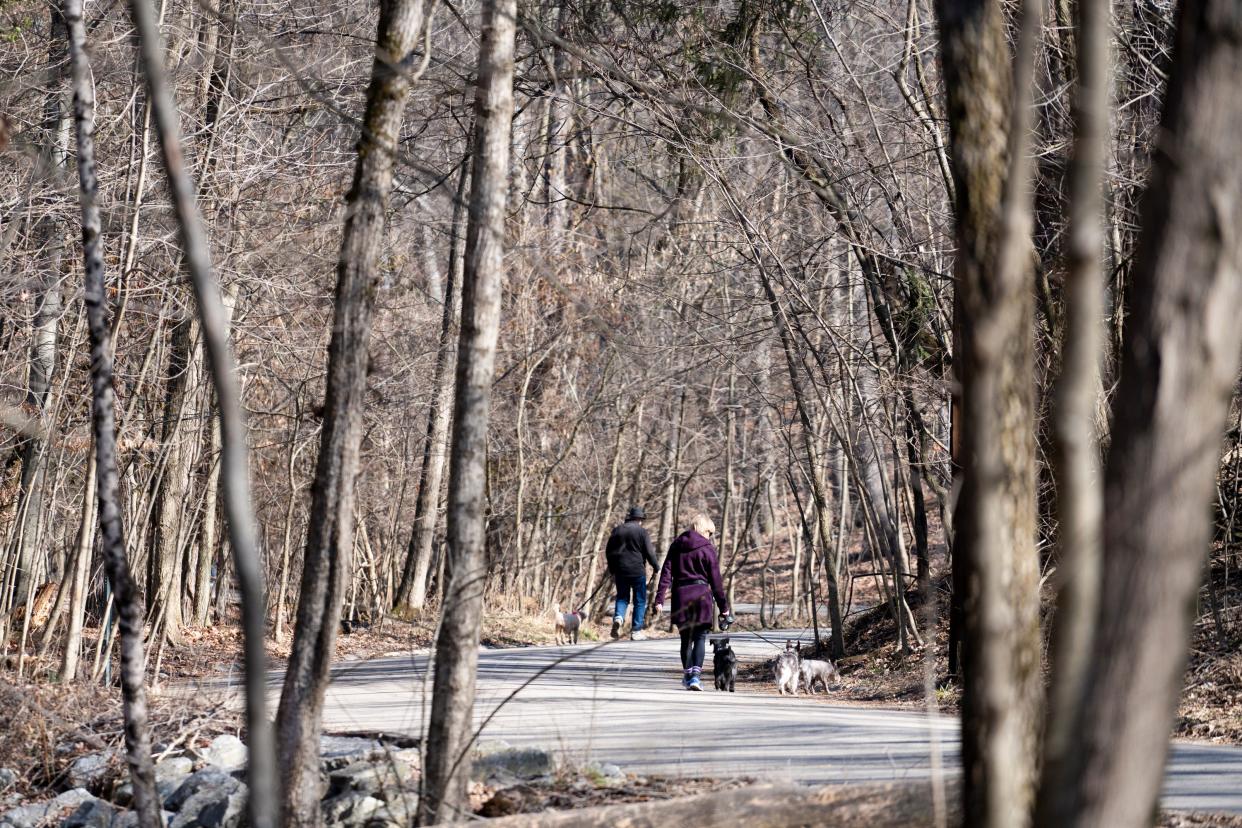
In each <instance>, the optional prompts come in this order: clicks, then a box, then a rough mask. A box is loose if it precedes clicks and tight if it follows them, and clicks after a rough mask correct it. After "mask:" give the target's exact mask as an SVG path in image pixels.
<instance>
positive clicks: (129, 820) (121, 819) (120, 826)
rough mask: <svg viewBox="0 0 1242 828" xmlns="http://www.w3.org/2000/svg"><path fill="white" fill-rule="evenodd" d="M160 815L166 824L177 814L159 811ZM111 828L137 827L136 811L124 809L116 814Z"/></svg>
mask: <svg viewBox="0 0 1242 828" xmlns="http://www.w3.org/2000/svg"><path fill="white" fill-rule="evenodd" d="M160 816H161V817H162V818H163V824H164V825H168V824H169V823H171V822H172V821H173V818H174V817H175V816H177V815H176V814H174V813H173V812H172V811H160ZM112 828H138V813H137V811H125V812H124V813H121V814H117V817H116V819H114V820H113V821H112Z"/></svg>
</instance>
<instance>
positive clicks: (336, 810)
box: [320, 791, 384, 828]
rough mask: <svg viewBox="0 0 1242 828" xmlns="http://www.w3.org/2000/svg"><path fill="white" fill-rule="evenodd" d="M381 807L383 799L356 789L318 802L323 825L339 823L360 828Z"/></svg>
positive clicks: (349, 827)
mask: <svg viewBox="0 0 1242 828" xmlns="http://www.w3.org/2000/svg"><path fill="white" fill-rule="evenodd" d="M383 807H384V802H383V800H381V799H376V798H375V797H373V796H371V795H369V794H365V793H359V792H358V791H347V792H346V793H343V794H341V795H340V796H334V797H331V798H330V799H325V800H324V801H323V802H322V803H321V804H320V808H321V809H322V811H323V821H324V824H325V825H341V826H346V828H362V826H364V825H365V824H366V822H367V820H368V819H370V818H371V816H372V815H373V814H374V813H375V812H376V811H378V810H379V809H380V808H383Z"/></svg>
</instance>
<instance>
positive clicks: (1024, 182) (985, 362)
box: [936, 0, 1041, 828]
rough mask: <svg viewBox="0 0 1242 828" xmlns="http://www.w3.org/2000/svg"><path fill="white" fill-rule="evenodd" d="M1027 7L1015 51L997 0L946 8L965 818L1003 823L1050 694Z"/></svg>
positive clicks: (1008, 820)
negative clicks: (1038, 497)
mask: <svg viewBox="0 0 1242 828" xmlns="http://www.w3.org/2000/svg"><path fill="white" fill-rule="evenodd" d="M1021 8H1022V11H1021V19H1020V23H1019V34H1018V38H1019V39H1018V45H1017V53H1016V56H1015V57H1013V58H1011V56H1010V51H1009V48H1008V45H1007V43H1006V40H1005V23H1004V18H1003V9H1002V5H1001V3H1000V2H999V0H938V2H937V4H936V12H937V15H938V17H939V20H940V39H941V50H942V52H941V59H942V63H943V70H944V84H945V92H946V97H947V99H948V118H949V126H950V130H951V134H952V152H951V157H952V167H953V179H954V191H955V193H956V197H957V202H956V213H957V242H958V247H957V258H956V262H955V273H956V277H957V292H956V303H957V304H956V309H955V314H956V319H955V325H956V328H957V331H958V333H959V334H960V338H961V348H960V350H959V351H958V352H957V359H956V360H955V361H956V362H957V364H958V372H959V379H960V382H961V413H962V422H961V427H960V433H961V435H962V457H961V477H962V486H961V493H960V495H959V500H958V506H957V511H956V514H955V515H954V518H953V526H954V545H955V550H954V567H955V568H956V567H959V566H960V567H962V568H963V571H962V572H960V573H959V572H955V573H954V574H955V578H957V577H959V576H960V577H961V581H960V583H962V584H964V585H965V587H966V594H965V596H964V599H963V600H964V608H965V616H964V621H965V628H964V632H965V638H964V653H963V655H964V658H963V660H964V673H965V682H964V690H963V696H962V764H963V769H964V773H965V784H964V786H963V795H964V797H965V802H964V808H963V814H964V818H965V824H966V825H968V826H993V827H994V828H1001V826H1008V828H1015V826H1021V825H1024V824H1027V822H1028V820H1029V819H1030V809H1031V805H1032V802H1033V795H1034V787H1035V747H1036V739H1037V736H1038V723H1039V718H1038V714H1039V702H1040V691H1041V687H1040V675H1039V669H1040V663H1039V657H1040V640H1039V558H1038V555H1037V553H1036V549H1035V515H1036V510H1035V433H1034V422H1035V399H1034V396H1035V381H1034V355H1033V351H1034V333H1033V331H1034V327H1033V325H1034V321H1033V320H1034V302H1033V297H1032V292H1031V290H1030V275H1031V267H1032V251H1031V241H1030V239H1031V199H1030V176H1031V163H1030V158H1029V157H1028V156H1029V141H1030V137H1029V133H1030V122H1031V114H1030V104H1031V97H1032V86H1033V84H1032V64H1033V62H1034V51H1035V38H1036V31H1037V28H1038V22H1039V19H1040V11H1039V8H1038V4H1037V3H1036V2H1035V1H1034V0H1024V3H1023V4H1022V7H1021Z"/></svg>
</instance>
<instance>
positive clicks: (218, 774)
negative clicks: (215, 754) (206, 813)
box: [164, 766, 241, 811]
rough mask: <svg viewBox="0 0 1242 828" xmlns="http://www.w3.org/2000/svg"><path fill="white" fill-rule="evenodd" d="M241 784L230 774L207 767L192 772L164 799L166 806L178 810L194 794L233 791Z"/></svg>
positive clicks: (171, 809)
mask: <svg viewBox="0 0 1242 828" xmlns="http://www.w3.org/2000/svg"><path fill="white" fill-rule="evenodd" d="M239 785H241V783H240V782H238V781H237V780H236V779H234V778H233V777H232V776H230V775H229V774H227V773H225V772H224V771H222V770H220V769H219V768H215V767H210V766H208V767H206V768H203V769H202V770H200V771H196V772H195V773H192V774H190V775H189V776H188V777H187V778H186V779H185V781H184V782H182V783H181V784H180V785H178V786H177V788H176V790H174V791H173V792H172V793H171V794H169V795H168V797H166V798H165V799H164V807H165V808H167V809H169V810H170V811H176V810H179V809H180V808H181V806H182V805H183V804H184V803H185V802H186V801H187V800H189V799H190V798H191V797H193V796H194V795H196V794H198V793H199V792H200V791H205V790H220V791H225V792H232V791H234V790H236V789H237V786H239Z"/></svg>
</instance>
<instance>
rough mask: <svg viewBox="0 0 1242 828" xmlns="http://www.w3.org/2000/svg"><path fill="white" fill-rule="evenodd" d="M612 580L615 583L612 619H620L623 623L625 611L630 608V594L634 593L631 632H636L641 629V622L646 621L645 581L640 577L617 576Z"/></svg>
mask: <svg viewBox="0 0 1242 828" xmlns="http://www.w3.org/2000/svg"><path fill="white" fill-rule="evenodd" d="M613 580H614V581H616V583H617V611H616V612H614V613H613V617H614V618H620V619H621V620H622V622H624V621H625V611H626V610H628V609H629V608H630V593H631V592H632V593H634V626H633V629H632V631H633V632H638V631H639V630H641V629H642V628H643V622H644V621H645V620H647V579H646V578H644V577H642V576H639V577H637V578H632V577H624V576H620V575H618V576H617V577H616V578H614V579H613Z"/></svg>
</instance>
